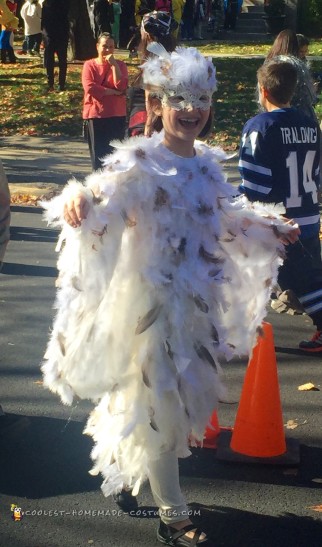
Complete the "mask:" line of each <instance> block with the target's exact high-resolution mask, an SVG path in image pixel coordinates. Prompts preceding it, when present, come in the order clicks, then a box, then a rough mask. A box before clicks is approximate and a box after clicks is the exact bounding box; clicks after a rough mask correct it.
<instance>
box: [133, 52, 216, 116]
mask: <svg viewBox="0 0 322 547" xmlns="http://www.w3.org/2000/svg"><path fill="white" fill-rule="evenodd" d="M147 49H148V50H149V51H150V53H153V55H152V56H151V57H149V59H148V60H147V61H146V62H145V63H144V64H143V65H142V67H141V68H142V71H143V86H144V88H145V89H148V90H149V91H151V92H152V93H153V94H155V95H156V96H157V97H159V98H160V99H161V100H162V104H165V105H168V106H171V108H175V109H177V110H180V109H182V108H186V106H187V103H189V104H191V105H192V106H193V107H194V108H201V109H203V110H207V109H208V108H209V107H210V105H211V98H212V94H213V93H214V91H216V89H217V80H216V69H215V67H214V65H213V63H212V59H211V57H204V56H203V55H201V53H200V52H199V51H198V50H197V49H196V48H194V47H189V48H184V47H177V48H176V49H175V51H173V52H172V53H169V52H167V51H166V49H165V48H164V47H163V46H162V45H161V44H159V43H157V42H152V43H151V44H149V45H148V48H147ZM180 99H181V100H180Z"/></svg>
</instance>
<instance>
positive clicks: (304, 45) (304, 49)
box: [296, 34, 310, 63]
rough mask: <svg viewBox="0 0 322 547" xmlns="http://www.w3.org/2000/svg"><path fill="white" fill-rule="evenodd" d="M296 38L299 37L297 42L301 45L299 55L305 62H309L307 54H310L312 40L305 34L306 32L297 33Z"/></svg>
mask: <svg viewBox="0 0 322 547" xmlns="http://www.w3.org/2000/svg"><path fill="white" fill-rule="evenodd" d="M296 38H297V43H298V46H299V52H298V57H299V59H301V61H304V62H305V63H307V62H308V60H307V55H308V54H309V45H310V40H309V39H308V38H307V37H306V36H304V34H297V35H296Z"/></svg>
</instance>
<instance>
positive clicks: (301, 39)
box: [296, 34, 322, 95]
mask: <svg viewBox="0 0 322 547" xmlns="http://www.w3.org/2000/svg"><path fill="white" fill-rule="evenodd" d="M296 38H297V42H298V46H299V54H298V55H299V59H301V61H303V62H304V63H305V64H306V65H307V67H308V68H309V70H310V61H309V60H308V58H307V56H308V54H309V46H310V40H309V39H308V38H307V37H306V36H304V34H297V35H296ZM310 72H311V74H312V79H313V82H314V83H313V85H314V90H315V92H316V94H317V95H318V94H319V93H320V92H321V82H322V73H321V72H312V71H311V70H310Z"/></svg>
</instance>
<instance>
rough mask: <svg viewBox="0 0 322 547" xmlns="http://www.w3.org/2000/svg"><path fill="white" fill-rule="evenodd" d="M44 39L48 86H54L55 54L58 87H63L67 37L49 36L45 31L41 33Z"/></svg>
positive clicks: (65, 70) (65, 69)
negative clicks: (56, 58) (57, 68)
mask: <svg viewBox="0 0 322 547" xmlns="http://www.w3.org/2000/svg"><path fill="white" fill-rule="evenodd" d="M43 37H44V46H45V51H44V67H45V69H46V74H47V80H48V86H49V87H53V85H54V69H55V52H56V53H57V57H58V66H59V76H58V83H59V86H60V87H62V88H63V87H65V83H66V73H67V46H68V35H66V36H57V37H56V36H49V35H48V34H47V32H46V31H44V32H43Z"/></svg>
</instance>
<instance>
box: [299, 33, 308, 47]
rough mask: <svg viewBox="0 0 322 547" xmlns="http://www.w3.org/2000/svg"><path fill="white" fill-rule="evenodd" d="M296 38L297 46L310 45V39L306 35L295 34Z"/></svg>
mask: <svg viewBox="0 0 322 547" xmlns="http://www.w3.org/2000/svg"><path fill="white" fill-rule="evenodd" d="M296 38H297V43H298V45H299V48H300V47H303V46H309V45H310V40H309V39H308V38H307V37H306V36H304V34H297V35H296Z"/></svg>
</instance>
